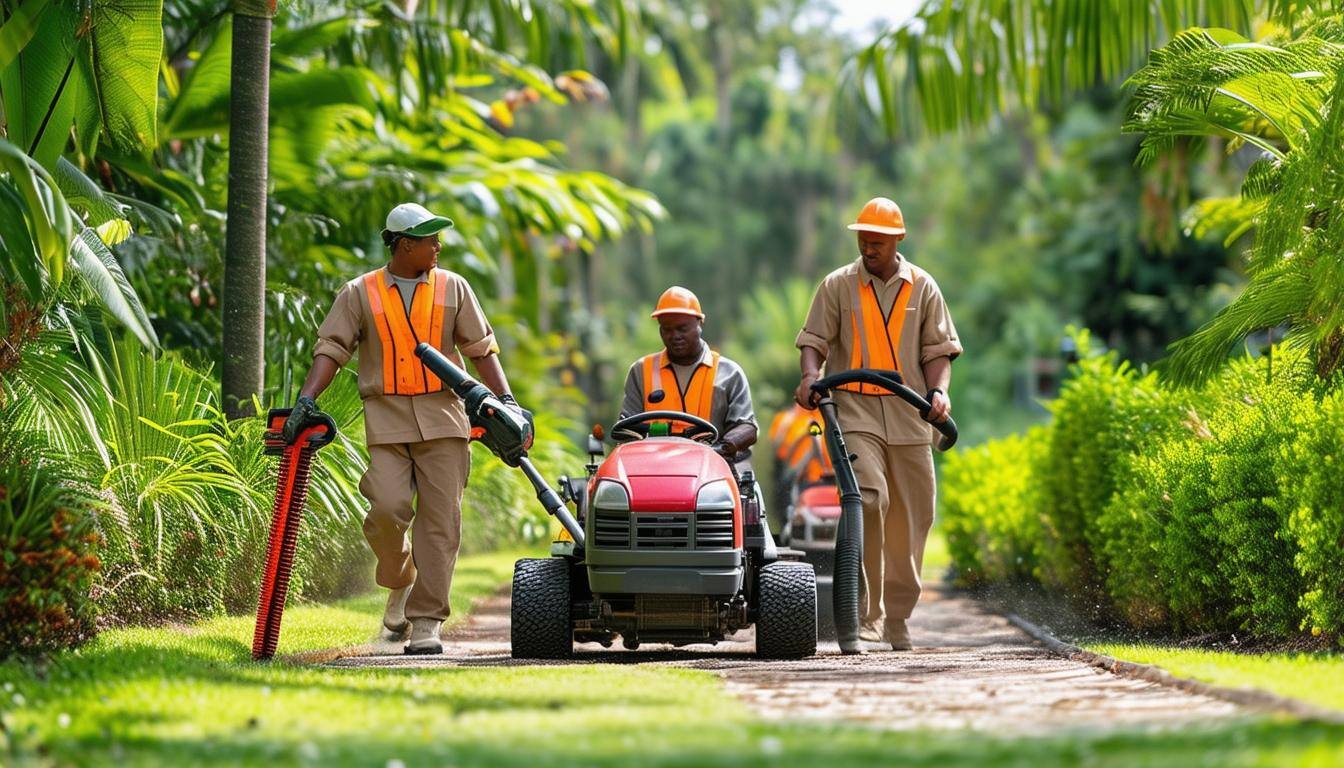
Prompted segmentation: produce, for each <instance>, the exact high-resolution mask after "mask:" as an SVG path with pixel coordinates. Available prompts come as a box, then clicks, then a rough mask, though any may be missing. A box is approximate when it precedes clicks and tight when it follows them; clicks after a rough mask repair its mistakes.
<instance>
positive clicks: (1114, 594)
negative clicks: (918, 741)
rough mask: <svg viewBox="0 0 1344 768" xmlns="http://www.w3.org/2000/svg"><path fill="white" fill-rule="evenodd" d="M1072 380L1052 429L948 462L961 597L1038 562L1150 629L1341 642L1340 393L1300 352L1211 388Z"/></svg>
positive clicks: (1245, 369)
mask: <svg viewBox="0 0 1344 768" xmlns="http://www.w3.org/2000/svg"><path fill="white" fill-rule="evenodd" d="M1071 374H1072V376H1071V379H1070V380H1069V381H1068V382H1067V383H1066V384H1065V386H1064V387H1063V389H1062V392H1061V396H1060V398H1059V399H1058V400H1057V401H1055V402H1054V403H1053V404H1052V411H1053V414H1054V420H1053V421H1052V423H1051V424H1050V425H1048V426H1047V427H1044V428H1042V429H1041V430H1040V431H1033V433H1029V434H1028V435H1027V436H1025V437H1014V438H1009V439H1006V440H1000V441H995V442H992V443H988V444H986V445H983V446H980V447H978V448H975V449H970V450H966V451H962V452H959V453H958V454H955V455H954V456H952V457H949V460H948V462H947V463H946V465H945V470H944V474H943V480H942V495H943V498H944V506H943V511H942V513H943V516H944V523H943V524H944V526H945V529H946V530H948V532H949V543H950V546H951V549H952V554H953V558H954V562H955V563H956V565H957V567H958V572H959V573H960V574H961V578H962V580H963V581H964V582H966V583H976V582H983V581H986V580H991V581H992V580H1000V579H1007V578H1013V577H1017V576H1022V575H1026V574H1024V573H1023V571H1021V570H1014V569H1013V568H1006V567H1004V565H1003V564H1002V562H1001V561H1000V560H997V559H996V553H1000V552H1014V553H1021V552H1024V551H1027V550H1030V551H1031V552H1034V553H1035V555H1036V558H1037V562H1036V566H1035V568H1034V570H1033V571H1032V572H1031V573H1030V575H1031V576H1032V577H1034V578H1036V579H1038V580H1040V581H1041V582H1042V583H1044V584H1046V585H1047V586H1049V587H1051V588H1054V589H1056V590H1058V591H1059V592H1061V593H1063V594H1066V595H1068V596H1070V597H1072V598H1075V599H1077V600H1078V602H1079V604H1080V605H1081V606H1084V607H1087V608H1089V609H1098V608H1099V609H1100V612H1102V613H1108V614H1111V615H1113V616H1114V617H1117V618H1120V619H1122V620H1124V621H1126V622H1128V623H1129V624H1131V625H1133V626H1136V627H1140V628H1144V629H1169V630H1174V631H1179V632H1226V631H1237V632H1243V633H1250V634H1253V635H1257V636H1263V637H1272V638H1288V637H1293V636H1296V635H1298V634H1299V633H1302V632H1306V631H1310V632H1313V633H1316V634H1321V633H1328V634H1331V635H1341V634H1344V576H1341V575H1340V573H1341V571H1340V569H1339V568H1338V562H1339V557H1340V553H1341V551H1342V549H1344V473H1341V472H1340V471H1339V469H1340V467H1339V462H1340V455H1341V449H1342V448H1344V394H1342V393H1340V392H1338V391H1336V392H1333V393H1332V391H1331V389H1330V387H1329V386H1328V385H1327V384H1326V383H1323V382H1320V381H1319V380H1317V379H1316V378H1315V376H1314V373H1313V370H1312V367H1311V365H1310V364H1309V362H1308V361H1307V360H1306V359H1305V358H1304V357H1303V356H1302V355H1300V354H1297V353H1294V352H1291V351H1289V350H1276V351H1275V354H1274V356H1273V357H1272V358H1262V359H1258V360H1251V359H1246V360H1242V361H1238V362H1235V363H1233V364H1231V365H1230V366H1229V367H1228V369H1227V370H1226V371H1225V372H1224V373H1223V374H1222V375H1220V376H1219V377H1218V378H1217V379H1216V380H1214V381H1212V382H1210V383H1209V384H1208V385H1206V386H1204V387H1202V388H1200V389H1198V390H1187V389H1175V388H1170V387H1167V386H1164V385H1163V384H1162V383H1161V382H1160V381H1159V380H1158V379H1157V377H1155V376H1153V375H1146V376H1140V375H1138V374H1137V373H1136V372H1134V371H1133V370H1131V369H1130V368H1129V367H1128V366H1127V365H1125V364H1124V363H1122V362H1119V361H1118V360H1116V359H1115V358H1114V357H1113V356H1106V357H1099V358H1092V359H1089V360H1085V361H1083V362H1082V363H1080V364H1079V365H1077V366H1075V367H1074V368H1073V369H1072V371H1071ZM1038 444H1039V445H1040V448H1038V449H1032V448H1031V446H1035V445H1038ZM1028 454H1031V456H1032V458H1031V460H1030V461H1027V462H1026V465H1027V467H1028V471H1027V472H1020V471H1016V470H1017V468H1019V467H1021V466H1023V462H1024V456H1027V455H1028ZM1006 521H1013V523H1012V524H1011V525H1010V524H1007V523H1006ZM1030 521H1039V523H1038V524H1035V525H1032V524H1030ZM1014 557H1015V562H1020V563H1028V562H1031V559H1030V556H1025V555H1014Z"/></svg>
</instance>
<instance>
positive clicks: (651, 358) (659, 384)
mask: <svg viewBox="0 0 1344 768" xmlns="http://www.w3.org/2000/svg"><path fill="white" fill-rule="evenodd" d="M709 358H710V363H709V366H708V369H706V368H705V367H704V366H697V367H696V369H695V370H694V371H692V372H691V380H690V381H688V382H686V391H684V392H683V391H682V390H681V387H679V386H678V385H677V374H676V373H675V372H673V370H672V368H671V367H670V366H664V365H663V352H655V353H653V354H652V355H645V356H644V357H643V358H642V359H641V361H640V362H642V363H643V365H644V410H645V411H681V412H682V413H689V414H691V415H692V416H699V417H700V418H702V419H704V420H705V421H709V420H710V413H711V412H712V409H713V407H714V379H715V377H716V376H718V373H719V353H718V352H712V351H711V352H710V353H709ZM655 372H657V374H658V375H657V376H655V375H654V374H655ZM678 423H681V422H678Z"/></svg>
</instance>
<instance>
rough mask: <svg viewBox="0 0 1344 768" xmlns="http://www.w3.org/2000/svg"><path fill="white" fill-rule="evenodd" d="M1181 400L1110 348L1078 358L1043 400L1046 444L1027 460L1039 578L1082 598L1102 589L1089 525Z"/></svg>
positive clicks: (1174, 426)
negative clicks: (1035, 503) (1038, 539)
mask: <svg viewBox="0 0 1344 768" xmlns="http://www.w3.org/2000/svg"><path fill="white" fill-rule="evenodd" d="M1187 410H1188V406H1186V404H1185V403H1183V402H1182V401H1181V400H1180V399H1179V398H1173V397H1171V396H1170V394H1169V393H1167V392H1164V391H1162V389H1161V388H1160V387H1159V386H1158V384H1157V379H1156V377H1155V376H1154V375H1152V374H1149V375H1145V376H1140V375H1139V374H1138V373H1137V372H1136V371H1134V370H1133V369H1132V368H1130V366H1129V365H1128V364H1127V363H1125V362H1123V361H1118V360H1117V358H1116V357H1115V355H1114V354H1108V355H1105V356H1102V357H1095V358H1090V359H1085V360H1083V361H1082V362H1080V363H1079V364H1078V365H1076V366H1074V368H1073V369H1072V376H1071V378H1070V379H1069V380H1068V381H1067V382H1065V384H1064V386H1063V387H1062V388H1061V391H1060V397H1059V399H1058V400H1056V401H1055V402H1054V403H1052V404H1051V411H1052V413H1053V414H1054V421H1053V423H1052V424H1051V426H1050V429H1049V437H1048V439H1047V440H1046V449H1045V450H1044V451H1042V452H1040V453H1039V454H1038V455H1037V461H1036V462H1035V463H1034V464H1033V466H1032V471H1033V475H1034V477H1035V480H1036V485H1037V487H1038V488H1039V494H1040V503H1041V512H1042V517H1043V520H1044V522H1045V526H1046V531H1045V536H1044V537H1043V538H1042V548H1041V553H1040V560H1041V569H1040V570H1041V578H1042V581H1044V583H1046V584H1047V585H1049V586H1052V587H1055V588H1058V589H1067V590H1070V591H1071V592H1073V593H1074V594H1076V595H1077V596H1078V597H1079V598H1081V599H1083V600H1084V601H1087V602H1093V601H1095V600H1098V599H1099V598H1100V596H1101V595H1102V593H1103V592H1104V581H1105V579H1104V576H1103V575H1102V574H1100V573H1099V572H1098V570H1097V564H1096V555H1095V553H1096V552H1097V551H1098V550H1100V549H1101V548H1102V546H1103V545H1104V543H1105V536H1104V535H1103V534H1102V532H1101V531H1100V530H1099V529H1098V528H1097V521H1098V520H1099V519H1100V518H1101V516H1102V514H1103V512H1104V511H1105V509H1106V506H1107V504H1109V503H1110V499H1111V495H1112V494H1113V493H1115V492H1116V491H1117V490H1119V489H1123V486H1124V484H1125V483H1126V482H1128V480H1129V477H1130V475H1129V472H1130V470H1129V466H1128V465H1129V459H1130V457H1131V456H1132V455H1133V454H1134V453H1135V452H1136V451H1137V449H1138V448H1139V447H1140V446H1142V445H1145V444H1147V443H1149V442H1152V441H1155V440H1160V439H1162V437H1164V436H1166V435H1170V434H1175V433H1176V432H1177V431H1178V430H1179V426H1180V423H1181V419H1182V417H1183V416H1184V414H1185V413H1186V411H1187Z"/></svg>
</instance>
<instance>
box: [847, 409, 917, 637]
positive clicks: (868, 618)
mask: <svg viewBox="0 0 1344 768" xmlns="http://www.w3.org/2000/svg"><path fill="white" fill-rule="evenodd" d="M845 444H846V445H847V446H848V447H849V451H850V453H852V454H855V455H856V456H857V457H858V458H857V459H856V460H855V461H854V474H855V476H857V478H858V481H859V490H860V491H861V493H862V496H863V587H864V594H863V595H862V596H861V597H860V599H859V610H860V612H861V617H860V618H861V620H862V621H863V623H864V624H865V625H869V626H873V627H883V626H885V625H886V624H887V622H891V621H897V620H905V619H908V618H910V613H911V612H912V611H913V610H914V609H915V603H917V602H919V593H920V589H921V585H920V580H919V571H920V568H921V567H922V566H923V564H924V543H925V541H926V540H927V539H928V537H929V528H930V527H932V526H933V508H934V501H935V499H934V494H935V492H936V491H935V489H936V485H935V480H934V475H933V449H932V448H931V447H930V446H928V445H887V444H886V443H885V442H884V441H883V440H882V439H881V438H879V437H878V436H877V435H871V434H868V433H866V432H850V433H846V434H845Z"/></svg>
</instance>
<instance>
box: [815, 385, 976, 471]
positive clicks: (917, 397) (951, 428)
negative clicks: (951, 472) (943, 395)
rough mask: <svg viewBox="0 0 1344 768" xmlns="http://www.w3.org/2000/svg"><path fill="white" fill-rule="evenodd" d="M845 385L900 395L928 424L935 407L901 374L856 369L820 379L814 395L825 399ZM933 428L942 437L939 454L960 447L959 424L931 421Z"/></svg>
mask: <svg viewBox="0 0 1344 768" xmlns="http://www.w3.org/2000/svg"><path fill="white" fill-rule="evenodd" d="M842 384H868V385H871V386H874V387H880V388H882V389H885V390H887V391H888V392H890V393H892V394H893V395H896V396H897V397H899V398H901V399H902V400H904V401H905V402H907V403H909V404H910V405H912V406H914V408H915V409H916V410H918V411H919V415H920V417H922V418H923V419H924V420H925V421H928V418H929V411H931V410H933V406H932V405H930V404H929V401H928V400H925V399H924V396H923V395H921V394H919V393H918V392H916V391H914V390H913V389H911V388H909V387H907V386H906V385H905V380H904V379H902V378H901V374H900V373H899V372H897V371H879V370H874V369H872V368H855V369H853V370H850V371H842V372H840V373H837V374H835V375H833V376H827V377H826V378H824V379H820V380H818V381H817V382H815V383H814V384H813V385H812V391H813V392H816V393H817V394H819V395H821V396H822V397H825V396H826V395H827V394H829V393H830V390H832V389H835V388H836V387H839V386H840V385H842ZM928 423H929V424H932V425H933V428H934V429H936V430H938V431H939V432H940V433H942V437H941V438H940V439H939V440H938V442H937V444H936V445H935V447H936V448H937V449H938V450H939V451H946V450H948V449H949V448H951V447H952V446H954V445H956V444H957V423H956V422H955V421H953V420H952V417H951V416H949V417H947V418H946V419H944V420H943V421H940V422H935V421H928Z"/></svg>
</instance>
